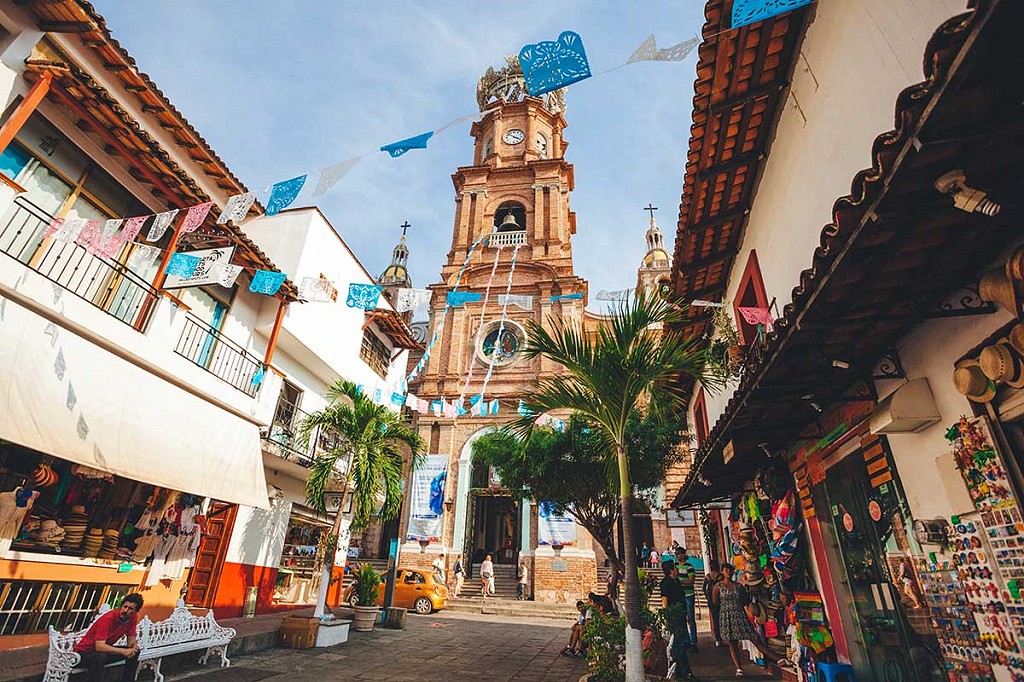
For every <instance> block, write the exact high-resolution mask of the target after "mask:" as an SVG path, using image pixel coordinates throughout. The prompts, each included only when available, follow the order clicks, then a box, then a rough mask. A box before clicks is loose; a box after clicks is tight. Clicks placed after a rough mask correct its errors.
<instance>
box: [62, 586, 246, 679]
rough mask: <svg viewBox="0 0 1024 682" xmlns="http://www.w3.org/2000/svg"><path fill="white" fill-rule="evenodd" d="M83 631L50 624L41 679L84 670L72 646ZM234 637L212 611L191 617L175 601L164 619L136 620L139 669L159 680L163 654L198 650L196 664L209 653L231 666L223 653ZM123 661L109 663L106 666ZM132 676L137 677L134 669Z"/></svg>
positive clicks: (147, 617)
mask: <svg viewBox="0 0 1024 682" xmlns="http://www.w3.org/2000/svg"><path fill="white" fill-rule="evenodd" d="M86 632H88V628H86V629H85V630H79V631H78V632H65V633H61V632H57V631H56V630H54V629H53V626H50V654H49V657H48V659H47V661H46V674H45V675H43V682H67V680H68V677H69V676H71V675H73V674H75V673H79V672H85V668H81V667H78V663H79V662H80V661H81V656H80V655H79V654H78V653H77V652H75V651H74V648H75V645H76V644H78V643H79V642H80V641H81V640H82V637H84V636H85V633H86ZM234 637H235V630H234V628H226V627H223V626H221V625H218V624H217V621H216V620H214V618H213V611H209V612H207V614H206V616H194V615H192V613H191V612H190V611H189V610H188V608H186V607H185V605H184V604H183V603H182V602H181V601H179V602H178V606H177V608H175V609H174V612H173V613H171V616H170V618H168V619H167V620H161V621H158V622H153V621H151V620H150V619H149V616H145V617H144V618H143V619H142V620H141V621H139V625H138V630H137V633H136V641H137V642H138V645H139V670H142V669H143V668H149V669H150V670H152V671H153V679H154V681H155V682H163V680H164V676H163V675H162V674H161V673H160V665H161V663H162V661H163V657H164V656H171V655H173V654H180V653H184V652H186V651H199V650H201V649H205V650H206V653H205V654H203V656H202V657H201V658H200V659H199V663H200V664H202V665H206V662H207V660H208V659H209V658H210V656H213V655H218V654H219V655H220V667H222V668H225V667H227V666H229V665H231V661H230V660H228V656H227V654H228V644H230V643H231V640H232V639H234ZM118 644H120V645H125V644H127V642H126V641H125V640H123V639H122V641H121V642H119V643H118ZM123 663H124V662H123V661H117V662H114V663H109V664H108V667H110V666H114V665H123ZM135 676H136V678H138V672H136V674H135Z"/></svg>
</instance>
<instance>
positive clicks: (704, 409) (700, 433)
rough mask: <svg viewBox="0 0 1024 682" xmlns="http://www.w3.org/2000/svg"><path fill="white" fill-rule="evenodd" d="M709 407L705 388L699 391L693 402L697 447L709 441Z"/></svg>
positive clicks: (694, 431)
mask: <svg viewBox="0 0 1024 682" xmlns="http://www.w3.org/2000/svg"><path fill="white" fill-rule="evenodd" d="M708 431H709V429H708V406H707V400H706V399H705V397H704V387H701V388H700V389H698V390H697V398H696V400H694V401H693V433H694V435H695V436H696V437H697V447H700V446H701V445H702V444H703V443H704V441H706V440H707V439H708Z"/></svg>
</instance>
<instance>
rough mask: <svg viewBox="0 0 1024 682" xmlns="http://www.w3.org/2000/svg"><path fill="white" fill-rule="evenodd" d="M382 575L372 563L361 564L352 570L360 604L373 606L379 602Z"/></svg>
mask: <svg viewBox="0 0 1024 682" xmlns="http://www.w3.org/2000/svg"><path fill="white" fill-rule="evenodd" d="M380 575H381V574H380V573H378V572H377V571H375V570H374V569H373V566H371V565H370V564H359V568H357V569H356V570H355V571H353V572H352V577H353V578H355V580H356V600H357V602H358V604H359V606H373V605H374V604H375V603H376V602H377V586H378V585H380Z"/></svg>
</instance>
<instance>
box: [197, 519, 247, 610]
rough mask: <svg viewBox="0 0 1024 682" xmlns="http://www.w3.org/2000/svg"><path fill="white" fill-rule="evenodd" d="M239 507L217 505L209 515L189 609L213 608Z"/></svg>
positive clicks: (198, 556)
mask: <svg viewBox="0 0 1024 682" xmlns="http://www.w3.org/2000/svg"><path fill="white" fill-rule="evenodd" d="M237 513H238V505H234V504H228V503H226V502H213V503H212V504H211V505H210V511H209V513H208V514H207V515H206V528H204V529H203V539H202V540H200V542H199V551H198V552H197V553H196V560H195V564H194V565H193V566H192V572H191V573H190V574H189V577H188V590H187V592H186V593H185V603H186V604H188V605H189V606H200V607H203V608H207V609H209V608H213V597H214V595H215V594H217V580H218V579H219V578H220V575H221V572H222V570H223V568H224V557H225V555H226V554H227V550H228V540H230V539H231V530H232V529H233V528H234V527H235V516H236V515H237Z"/></svg>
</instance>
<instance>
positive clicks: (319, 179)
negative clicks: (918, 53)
mask: <svg viewBox="0 0 1024 682" xmlns="http://www.w3.org/2000/svg"><path fill="white" fill-rule="evenodd" d="M811 2H813V0H735V2H734V3H733V7H732V15H731V24H730V28H729V29H726V30H725V31H722V33H726V32H728V31H732V30H735V29H737V28H740V27H741V26H746V25H748V24H752V23H755V22H758V21H763V20H765V19H769V18H771V17H773V16H776V15H779V14H783V13H785V12H789V11H792V10H794V9H797V8H799V7H802V6H804V5H808V4H810V3H811ZM708 37H711V36H708ZM699 44H700V39H699V38H698V37H696V36H694V37H691V38H688V39H687V40H684V41H682V42H680V43H677V44H675V45H672V46H670V47H665V48H659V47H658V45H657V41H656V39H655V37H654V35H650V36H648V37H647V38H646V39H644V41H643V42H642V43H641V44H640V45H639V46H638V47H637V48H636V49H635V50H634V51H633V53H632V54H631V55H630V56H629V57H628V58H627V60H626V61H625V62H624V63H622V64H619V65H618V66H614V67H612V68H610V69H606V70H604V71H601V72H600V73H597V74H594V73H592V72H591V69H590V61H589V59H588V57H587V53H586V50H585V49H584V47H583V39H582V38H581V37H580V35H579V34H578V33H576V32H575V31H563V32H562V33H561V34H559V36H558V38H557V39H555V40H545V41H540V42H537V43H529V44H527V45H524V46H523V48H522V49H521V50H520V51H519V65H520V67H521V68H522V71H523V78H524V80H525V83H526V90H527V93H528V94H529V95H530V96H531V97H539V96H541V95H545V94H547V93H549V92H553V91H555V90H559V89H561V88H565V87H568V86H569V85H572V84H574V83H578V82H580V81H582V80H586V79H588V78H592V77H594V76H599V75H603V74H605V73H608V72H609V71H613V70H615V69H619V68H622V67H623V66H628V65H629V64H634V63H636V62H642V61H654V62H676V61H682V60H684V59H686V58H687V57H688V56H689V55H690V53H691V52H693V50H694V49H695V48H696V47H697V46H698V45H699ZM496 109H497V107H494V108H490V109H487V110H484V111H481V112H475V113H472V114H468V115H466V116H460V117H458V118H455V119H453V120H451V121H449V122H448V123H446V124H444V125H442V126H440V127H439V128H435V129H434V130H428V131H427V132H423V133H419V134H418V135H413V136H411V137H407V138H404V139H401V140H398V141H396V142H390V143H387V144H383V145H380V146H379V147H378V148H377V149H375V150H374V151H369V152H365V153H363V154H359V155H358V156H354V157H351V158H348V159H345V160H343V161H340V162H338V163H334V164H332V165H330V166H327V167H325V168H321V169H319V170H317V171H313V172H312V173H304V174H301V175H296V176H294V177H292V178H289V179H287V180H282V181H280V182H276V183H274V184H273V185H270V186H268V187H266V188H264V189H263V191H262V192H261V194H263V195H266V196H267V200H266V202H265V207H266V209H265V212H266V214H267V215H269V216H273V215H276V214H277V213H279V212H280V211H282V210H284V209H285V208H287V207H288V206H290V205H291V204H292V203H294V202H295V200H296V199H297V198H298V197H299V195H300V194H301V193H302V192H303V191H304V190H310V188H311V192H310V194H311V198H313V199H316V198H318V197H321V196H323V195H324V194H326V193H327V192H328V191H329V190H330V189H332V188H333V187H334V186H335V185H336V184H337V183H338V182H339V181H340V180H341V179H342V178H343V177H345V175H346V174H348V172H349V171H351V170H352V168H354V167H355V166H356V164H358V163H359V161H360V160H362V159H363V158H366V157H367V156H370V155H372V154H375V153H377V152H383V153H385V154H387V155H388V156H390V157H391V158H393V159H394V158H398V157H400V156H403V155H404V154H406V153H407V152H409V151H411V150H414V149H426V148H427V145H428V143H429V142H430V140H432V139H433V138H435V137H436V136H438V135H440V134H441V133H442V132H444V131H445V130H447V129H448V128H450V127H452V126H454V125H457V124H459V123H463V122H465V121H470V120H479V119H481V118H482V117H484V116H486V115H487V114H489V113H491V112H492V111H495V110H496ZM311 175H314V176H315V177H316V183H315V184H314V183H308V182H307V181H308V179H309V177H310V176H311ZM255 200H256V193H254V192H246V193H244V194H239V195H237V196H233V197H231V198H230V199H229V200H228V205H227V207H226V208H225V211H224V214H222V216H221V219H220V220H218V222H219V223H222V222H227V220H229V219H231V220H234V221H235V222H239V221H241V219H243V218H244V217H245V215H246V213H248V210H249V207H251V206H252V204H253V203H254V202H255ZM150 241H152V240H150Z"/></svg>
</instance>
